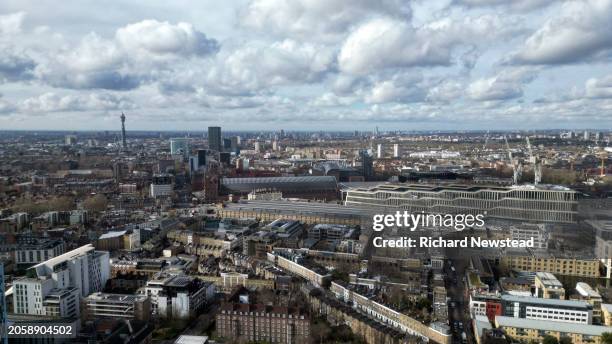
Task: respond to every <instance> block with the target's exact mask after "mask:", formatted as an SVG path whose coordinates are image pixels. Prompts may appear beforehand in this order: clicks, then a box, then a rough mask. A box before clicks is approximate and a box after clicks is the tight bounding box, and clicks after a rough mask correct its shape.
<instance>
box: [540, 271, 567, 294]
mask: <svg viewBox="0 0 612 344" xmlns="http://www.w3.org/2000/svg"><path fill="white" fill-rule="evenodd" d="M535 295H536V297H539V298H543V299H557V300H565V289H564V288H563V284H561V282H559V280H558V279H557V277H555V275H553V274H551V273H550V272H536V275H535Z"/></svg>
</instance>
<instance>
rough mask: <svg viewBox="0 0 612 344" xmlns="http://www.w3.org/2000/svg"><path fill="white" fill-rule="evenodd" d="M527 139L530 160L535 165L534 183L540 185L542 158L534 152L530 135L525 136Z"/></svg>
mask: <svg viewBox="0 0 612 344" xmlns="http://www.w3.org/2000/svg"><path fill="white" fill-rule="evenodd" d="M525 139H526V140H527V150H528V151H529V162H530V163H531V164H532V165H533V184H534V185H538V184H539V183H540V182H541V181H542V162H541V161H540V158H539V157H537V156H536V155H535V154H533V150H532V149H531V142H530V141H529V136H525Z"/></svg>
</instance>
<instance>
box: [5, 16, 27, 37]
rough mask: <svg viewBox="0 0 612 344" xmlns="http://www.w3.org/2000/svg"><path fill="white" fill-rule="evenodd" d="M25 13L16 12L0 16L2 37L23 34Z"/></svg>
mask: <svg viewBox="0 0 612 344" xmlns="http://www.w3.org/2000/svg"><path fill="white" fill-rule="evenodd" d="M25 15H26V13H25V12H16V13H10V14H3V15H0V37H2V36H7V37H8V36H11V35H15V34H18V33H21V26H22V24H23V19H24V18H25Z"/></svg>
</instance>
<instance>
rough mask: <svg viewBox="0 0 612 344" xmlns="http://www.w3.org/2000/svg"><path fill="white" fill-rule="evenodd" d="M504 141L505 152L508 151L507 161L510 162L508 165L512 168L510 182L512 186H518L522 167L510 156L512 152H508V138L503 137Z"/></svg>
mask: <svg viewBox="0 0 612 344" xmlns="http://www.w3.org/2000/svg"><path fill="white" fill-rule="evenodd" d="M504 141H505V142H506V150H508V159H509V160H510V165H511V166H512V182H513V183H514V185H518V183H519V180H520V179H521V176H522V175H523V165H522V164H521V162H520V161H519V160H518V159H515V158H514V157H513V156H512V151H511V150H510V145H509V144H508V138H507V137H506V135H504Z"/></svg>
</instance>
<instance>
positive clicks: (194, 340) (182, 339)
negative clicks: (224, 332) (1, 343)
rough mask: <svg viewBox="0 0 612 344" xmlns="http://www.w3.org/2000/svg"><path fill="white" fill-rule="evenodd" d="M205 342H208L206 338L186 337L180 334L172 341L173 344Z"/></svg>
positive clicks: (199, 343) (201, 343) (203, 343)
mask: <svg viewBox="0 0 612 344" xmlns="http://www.w3.org/2000/svg"><path fill="white" fill-rule="evenodd" d="M206 342H208V337H207V336H188V335H185V334H182V335H180V336H179V337H178V338H177V339H176V340H175V341H174V344H206Z"/></svg>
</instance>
